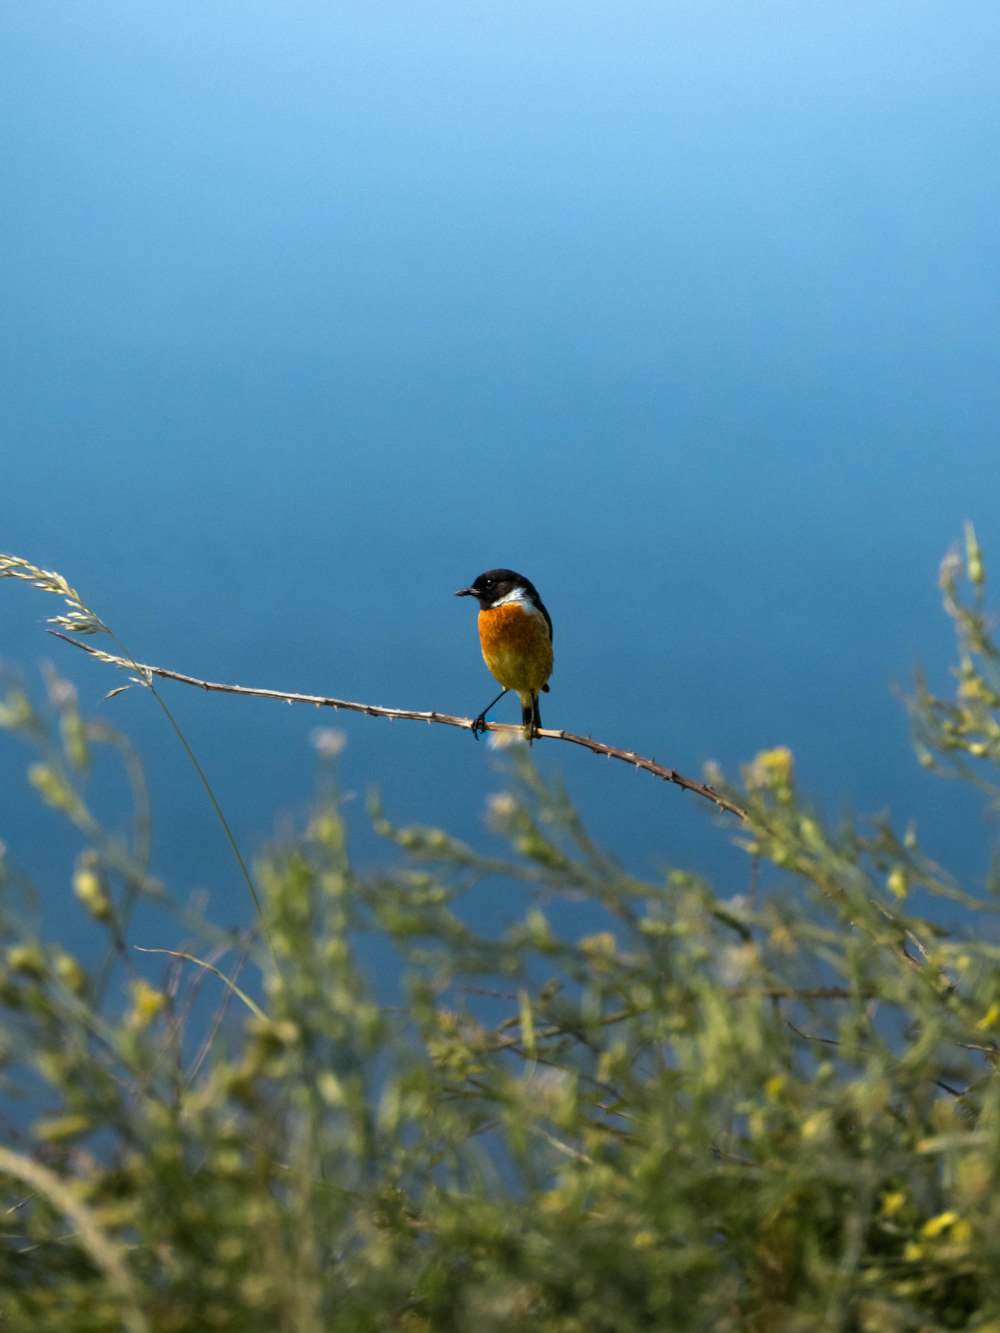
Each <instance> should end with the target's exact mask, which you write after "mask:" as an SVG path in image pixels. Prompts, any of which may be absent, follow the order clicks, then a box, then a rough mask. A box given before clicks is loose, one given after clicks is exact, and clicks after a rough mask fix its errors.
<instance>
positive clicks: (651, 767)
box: [49, 630, 746, 819]
mask: <svg viewBox="0 0 1000 1333" xmlns="http://www.w3.org/2000/svg"><path fill="white" fill-rule="evenodd" d="M49 633H50V634H53V635H55V637H56V638H57V639H62V640H63V641H64V642H65V643H71V644H72V645H73V647H74V648H79V649H80V650H81V651H82V652H85V653H88V654H89V655H90V656H91V657H96V658H97V659H98V660H99V661H101V662H108V663H110V664H111V665H112V666H117V667H122V668H123V669H124V670H126V671H134V672H137V673H138V677H143V678H147V679H146V680H140V679H138V678H137V683H140V684H144V683H147V680H148V679H151V678H152V677H153V676H158V677H160V679H162V680H175V681H178V682H179V683H180V684H181V685H194V686H196V687H197V688H198V689H200V690H209V691H212V692H214V693H217V694H242V695H249V696H251V697H252V698H255V699H281V700H283V701H284V702H285V703H290V704H312V705H313V707H314V708H336V709H343V710H344V711H345V712H350V713H364V714H365V715H366V716H367V717H387V718H390V719H392V720H398V721H402V722H428V723H434V722H436V723H439V724H440V725H442V726H445V727H461V728H462V729H463V730H465V731H471V730H472V727H473V720H472V718H470V717H453V716H452V715H451V714H449V713H438V712H419V711H417V710H414V709H410V708H382V707H379V706H378V705H376V704H362V703H355V702H354V701H353V700H350V699H332V698H328V697H326V696H324V695H320V694H291V693H287V692H286V691H284V690H265V689H258V688H254V687H252V686H248V685H224V684H220V683H218V682H217V681H211V680H200V679H199V678H198V677H197V676H186V675H184V674H183V673H182V672H180V671H170V670H168V669H167V668H166V667H157V666H148V665H146V664H145V663H142V662H131V661H129V659H128V658H125V657H118V656H116V655H115V654H114V653H106V652H104V651H102V650H101V649H100V648H94V647H92V646H91V645H90V644H89V643H81V642H80V641H79V639H72V638H70V637H69V635H67V634H61V633H59V632H58V631H57V630H49ZM486 727H487V730H488V731H496V732H501V733H503V732H506V733H509V734H515V735H520V734H522V728H521V727H518V726H512V725H509V724H506V723H502V722H487V723H486ZM537 734H538V736H539V737H542V738H544V739H545V740H552V741H568V742H569V744H570V745H582V746H583V748H584V749H585V750H590V751H591V752H592V753H593V754H603V755H605V756H606V757H607V758H608V759H620V760H621V761H622V762H623V763H626V764H631V765H632V766H633V768H639V769H642V770H643V771H644V772H646V773H652V775H653V776H654V777H656V778H661V779H662V780H663V781H664V782H672V783H673V784H674V785H675V786H677V787H680V788H682V789H683V790H684V791H692V792H694V793H695V794H696V795H698V796H703V797H704V798H705V800H707V801H711V802H712V803H713V804H714V805H716V806H718V807H719V809H720V810H727V811H728V812H729V813H730V814H733V815H736V816H737V817H738V818H739V819H746V811H745V810H744V809H742V808H741V807H740V806H738V805H736V804H735V803H734V802H733V801H730V800H729V799H728V798H727V797H725V796H723V795H722V793H721V792H719V791H716V789H715V788H714V787H710V786H708V784H707V783H704V782H696V781H695V780H694V779H693V778H686V777H685V776H684V775H683V773H678V772H677V770H676V769H674V768H667V767H666V765H664V764H658V763H656V761H655V760H653V759H644V758H643V757H642V755H638V754H636V753H635V752H634V751H633V750H621V749H619V748H618V747H617V746H615V745H605V744H604V743H603V742H601V741H595V740H594V739H593V738H592V737H590V736H578V735H577V734H576V733H575V732H572V731H552V730H547V729H543V730H541V731H539V732H538V733H537Z"/></svg>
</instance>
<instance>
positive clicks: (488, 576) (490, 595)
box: [455, 569, 541, 611]
mask: <svg viewBox="0 0 1000 1333" xmlns="http://www.w3.org/2000/svg"><path fill="white" fill-rule="evenodd" d="M518 592H521V593H523V594H525V595H526V598H528V599H530V600H531V601H533V602H534V603H535V604H536V605H538V606H541V598H540V597H539V596H538V592H537V590H536V588H535V585H534V584H533V583H532V582H531V580H530V579H526V578H525V577H524V575H523V574H516V573H515V572H514V570H512V569H488V570H487V571H486V573H485V574H480V575H479V578H478V579H476V581H475V583H473V584H472V586H471V587H469V588H459V590H458V592H457V593H456V594H455V596H456V597H475V598H476V599H477V600H478V602H479V605H480V606H481V607H482V608H483V610H484V611H487V610H489V608H490V607H491V606H496V605H497V604H498V603H499V602H502V601H504V600H506V599H509V598H510V596H511V594H512V593H515V594H516V593H518Z"/></svg>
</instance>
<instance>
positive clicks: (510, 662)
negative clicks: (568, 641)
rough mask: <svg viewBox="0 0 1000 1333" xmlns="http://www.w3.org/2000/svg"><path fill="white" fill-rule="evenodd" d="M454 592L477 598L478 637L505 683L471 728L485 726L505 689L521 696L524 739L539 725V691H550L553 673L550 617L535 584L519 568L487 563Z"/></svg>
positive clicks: (478, 729) (488, 662)
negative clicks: (492, 566) (468, 583)
mask: <svg viewBox="0 0 1000 1333" xmlns="http://www.w3.org/2000/svg"><path fill="white" fill-rule="evenodd" d="M455 596H456V597H475V598H476V600H477V601H478V602H479V643H480V646H481V647H482V650H483V659H484V661H485V662H486V665H487V666H488V667H489V669H490V670H491V671H492V672H493V674H494V676H496V678H497V680H498V681H499V682H500V684H501V685H502V686H503V689H502V690H501V691H500V693H499V694H498V695H497V697H496V698H495V699H494V700H493V703H491V704H488V705H487V706H486V707H485V708H484V709H483V711H482V712H481V713H480V714H479V716H478V717H477V718H476V720H475V722H473V724H472V734H473V736H475V737H476V739H477V740H478V739H479V733H480V732H484V731H485V730H486V714H487V713H488V712H489V711H490V709H491V708H492V707H493V704H496V703H499V702H500V700H501V699H502V698H503V697H504V695H505V694H506V693H507V691H508V690H515V691H516V692H517V696H518V698H519V699H520V700H521V724H522V726H523V727H524V728H525V730H526V731H527V734H528V744H529V745H530V744H531V740H532V737H534V736H535V735H537V733H538V732H539V731H540V730H541V726H542V717H541V713H540V712H539V709H538V695H539V692H540V691H541V690H545V691H546V692H547V691H548V688H549V687H548V683H547V682H548V679H549V676H551V675H552V617H551V616H550V615H549V613H548V611H546V609H545V606H544V604H543V602H542V599H541V598H540V597H539V595H538V590H537V589H536V587H535V585H534V584H533V583H532V582H531V580H530V579H526V578H525V577H524V575H523V574H515V573H514V571H513V570H512V569H488V570H487V571H486V573H485V574H480V575H479V578H477V579H476V581H475V583H473V584H472V586H471V587H469V588H459V590H458V592H456V594H455Z"/></svg>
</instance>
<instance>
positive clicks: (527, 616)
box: [479, 602, 552, 693]
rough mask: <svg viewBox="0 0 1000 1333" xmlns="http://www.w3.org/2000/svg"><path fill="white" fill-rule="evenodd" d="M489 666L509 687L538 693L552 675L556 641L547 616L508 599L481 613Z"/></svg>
mask: <svg viewBox="0 0 1000 1333" xmlns="http://www.w3.org/2000/svg"><path fill="white" fill-rule="evenodd" d="M479 642H480V644H481V645H482V649H483V658H484V660H485V662H486V665H487V666H488V667H489V669H490V671H492V673H493V675H494V676H496V678H497V680H498V681H499V682H500V684H501V685H503V686H504V688H505V689H508V690H532V691H534V692H536V693H537V692H538V691H539V690H540V689H541V688H542V686H543V685H544V684H545V682H546V681H547V680H548V678H549V676H551V674H552V640H551V638H550V637H549V627H548V625H547V624H546V622H545V617H544V616H542V615H540V614H539V613H537V612H534V611H526V610H525V609H524V607H523V606H521V605H520V604H519V603H517V602H506V603H504V605H502V606H494V607H491V608H490V610H488V611H480V613H479Z"/></svg>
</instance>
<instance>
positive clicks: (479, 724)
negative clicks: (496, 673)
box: [472, 690, 507, 741]
mask: <svg viewBox="0 0 1000 1333" xmlns="http://www.w3.org/2000/svg"><path fill="white" fill-rule="evenodd" d="M506 693H507V691H506V690H501V691H500V693H499V694H498V695H497V697H496V698H495V699H494V700H493V704H498V703H499V702H500V700H501V699H502V698H503V697H504V695H505V694H506ZM493 704H487V705H486V707H485V708H484V709H483V711H482V712H481V713H480V714H479V716H478V717H477V718H476V720H475V722H473V724H472V734H473V736H475V738H476V740H477V741H478V740H479V733H480V732H482V733H483V735H485V734H486V714H487V713H488V712H489V711H490V709H491V708H492V707H493Z"/></svg>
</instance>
